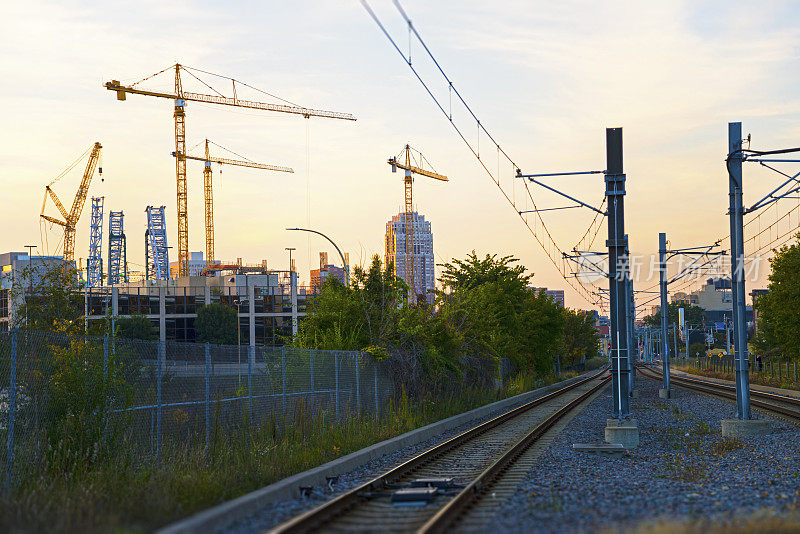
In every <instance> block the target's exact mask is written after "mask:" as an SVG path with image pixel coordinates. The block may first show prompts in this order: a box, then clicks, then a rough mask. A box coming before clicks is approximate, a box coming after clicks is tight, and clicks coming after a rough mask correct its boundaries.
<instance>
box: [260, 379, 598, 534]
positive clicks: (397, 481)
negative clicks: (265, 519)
mask: <svg viewBox="0 0 800 534" xmlns="http://www.w3.org/2000/svg"><path fill="white" fill-rule="evenodd" d="M609 379H610V376H609V375H608V372H607V371H606V370H603V371H600V372H598V373H596V374H594V375H593V376H591V377H588V378H586V379H584V380H581V381H579V382H576V383H574V384H571V385H569V386H567V387H564V388H562V389H559V390H557V391H554V392H553V393H550V394H548V395H544V396H542V397H540V398H538V399H536V400H533V401H531V402H528V403H526V404H523V405H522V406H519V407H517V408H515V409H513V410H510V411H508V412H506V413H504V414H502V415H500V416H498V417H495V418H493V419H491V420H489V421H486V422H484V423H481V424H479V425H477V426H475V427H473V428H471V429H470V430H467V431H466V432H464V433H462V434H459V435H458V436H455V437H453V438H452V439H450V440H447V441H445V442H443V443H441V444H439V445H437V446H435V447H433V448H431V449H429V450H427V451H425V452H423V453H421V454H419V455H417V456H415V457H413V458H411V459H410V460H408V461H406V462H404V463H403V464H401V465H399V466H397V467H395V468H393V469H392V470H390V471H388V472H386V473H384V474H382V475H380V476H378V477H376V478H374V479H372V480H370V481H368V482H366V483H365V484H362V485H361V486H358V487H356V488H354V489H352V490H350V491H347V492H346V493H343V494H342V495H340V496H338V497H336V498H333V499H331V500H329V501H327V502H325V503H324V504H322V505H320V506H318V507H316V508H314V509H312V510H309V511H308V512H306V513H304V514H302V515H300V516H297V517H296V518H294V519H292V520H290V521H287V522H286V523H283V524H281V525H278V526H277V527H276V528H274V529H273V530H272V531H271V532H272V533H274V534H279V533H280V534H288V533H297V532H312V531H313V532H318V531H323V532H376V531H380V532H382V533H385V532H443V531H446V530H450V529H452V528H453V527H454V526H455V525H459V526H467V527H468V529H470V530H472V529H479V528H480V525H482V524H483V521H485V520H486V519H487V518H488V517H489V512H491V511H493V510H494V509H495V508H496V507H495V506H494V505H496V501H495V503H494V505H493V504H492V503H487V500H488V501H493V500H495V499H496V498H498V497H505V496H507V495H510V494H511V493H512V492H513V491H514V490H515V489H516V487H517V485H518V483H519V482H520V481H521V479H522V477H524V475H525V473H527V471H528V469H529V468H530V466H531V465H532V463H533V461H534V460H535V454H533V452H532V451H533V450H534V445H535V444H536V442H537V441H538V440H539V439H540V438H542V436H544V435H545V434H547V432H548V430H550V429H552V428H553V427H554V426H556V425H557V424H558V423H559V421H561V420H562V419H563V418H564V417H565V416H566V415H567V414H569V413H570V412H572V411H573V410H575V409H576V408H577V407H579V406H580V405H581V404H583V403H584V402H586V401H587V400H588V399H590V398H591V397H592V396H593V395H594V394H595V393H597V392H599V391H600V390H601V389H602V388H603V387H605V386H606V385H607V384H608V381H609ZM485 497H490V499H485ZM465 518H466V519H468V520H471V522H469V523H467V524H466V525H462V523H461V522H462V521H464V520H465Z"/></svg>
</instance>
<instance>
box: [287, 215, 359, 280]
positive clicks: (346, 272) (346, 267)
mask: <svg viewBox="0 0 800 534" xmlns="http://www.w3.org/2000/svg"><path fill="white" fill-rule="evenodd" d="M287 230H294V231H300V232H311V233H312V234H317V235H321V236H322V237H324V238H325V239H327V240H328V241H329V242H330V244H331V245H333V247H334V248H335V249H336V252H338V253H339V257H340V258H342V265H343V266H344V285H345V286H348V287H349V286H350V267H349V265H347V262H346V261H345V260H344V254H342V251H341V249H339V247H338V246H337V245H336V243H334V242H333V239H331V238H330V237H328V236H326V235H325V234H323V233H322V232H318V231H317V230H310V229H308V228H287Z"/></svg>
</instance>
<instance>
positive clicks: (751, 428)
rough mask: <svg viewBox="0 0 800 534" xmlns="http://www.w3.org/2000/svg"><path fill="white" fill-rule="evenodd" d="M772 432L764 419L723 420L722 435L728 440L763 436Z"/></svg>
mask: <svg viewBox="0 0 800 534" xmlns="http://www.w3.org/2000/svg"><path fill="white" fill-rule="evenodd" d="M771 431H772V428H771V427H770V424H769V421H765V420H764V419H723V420H722V435H723V436H724V437H730V438H747V437H750V436H763V435H764V434H769V433H770V432H771Z"/></svg>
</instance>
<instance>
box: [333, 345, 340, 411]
mask: <svg viewBox="0 0 800 534" xmlns="http://www.w3.org/2000/svg"><path fill="white" fill-rule="evenodd" d="M333 368H334V374H335V376H336V421H337V422H338V421H339V353H338V352H334V353H333Z"/></svg>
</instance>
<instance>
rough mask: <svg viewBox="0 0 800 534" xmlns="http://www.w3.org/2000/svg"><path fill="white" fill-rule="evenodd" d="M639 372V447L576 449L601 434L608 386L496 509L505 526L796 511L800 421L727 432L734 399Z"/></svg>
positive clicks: (558, 528) (570, 526)
mask: <svg viewBox="0 0 800 534" xmlns="http://www.w3.org/2000/svg"><path fill="white" fill-rule="evenodd" d="M658 387H659V383H658V382H655V381H652V380H648V379H644V378H641V377H637V388H638V389H639V392H640V397H639V398H636V399H632V403H631V408H632V415H633V417H635V418H636V419H638V421H639V439H640V446H639V448H637V449H635V450H633V451H631V452H630V453H629V456H627V457H622V458H611V457H606V456H596V455H591V454H581V453H574V452H573V451H572V449H571V447H572V444H573V443H586V442H592V441H599V440H602V439H603V436H604V428H605V422H606V418H607V417H608V416H609V412H610V404H611V398H610V390H607V391H606V392H604V393H602V394H601V395H600V396H598V397H597V398H596V399H595V400H594V401H593V402H592V403H591V404H590V405H589V406H588V407H587V409H586V410H585V411H584V412H582V413H581V414H579V415H578V416H576V417H575V418H574V419H573V420H572V421H571V422H570V423H569V425H568V426H567V427H566V428H565V430H564V431H563V432H562V433H561V434H560V435H559V436H558V437H557V438H556V439H555V440H554V442H553V444H552V445H551V447H550V448H549V450H548V451H546V452H545V453H544V454H543V455H542V456H541V457H540V458H539V460H538V462H537V465H536V467H534V469H533V470H532V471H531V472H530V474H529V476H528V478H527V479H526V480H525V481H524V482H523V483H522V485H521V486H520V489H519V490H518V491H517V492H516V493H515V494H514V496H513V497H512V498H511V499H509V501H508V502H507V503H506V504H505V505H504V506H502V507H501V508H500V509H499V510H498V513H497V514H496V516H495V524H494V525H493V530H495V531H499V532H559V533H561V532H594V531H597V530H601V529H608V530H609V531H615V530H620V529H626V528H632V527H634V526H635V525H637V524H639V523H650V522H654V521H658V520H664V521H675V520H677V521H685V520H695V519H708V520H711V521H715V522H721V523H729V524H732V523H735V522H736V520H737V518H736V517H735V516H736V515H737V514H738V515H739V517H745V516H749V515H753V513H754V512H756V511H761V512H760V513H763V511H764V510H767V511H769V513H778V514H787V515H788V514H791V513H794V512H795V511H796V510H797V509H798V507H799V506H800V478H798V477H799V476H800V465H798V461H797V460H798V458H800V428H798V427H797V426H794V425H792V424H790V423H786V422H784V421H778V420H775V419H772V418H770V417H768V416H765V415H763V414H761V413H757V414H756V416H757V417H759V418H764V419H769V420H771V421H772V422H773V430H774V431H773V433H772V434H770V435H766V436H760V437H758V438H749V439H747V440H746V441H736V440H726V439H723V438H722V436H721V434H720V420H721V419H729V418H731V417H733V414H734V413H735V407H734V405H733V403H732V402H729V401H725V400H720V399H716V398H711V397H708V396H703V395H699V394H696V393H693V392H688V391H686V390H683V389H679V388H673V391H672V393H673V398H672V399H670V400H668V401H663V400H661V399H659V398H658Z"/></svg>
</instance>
